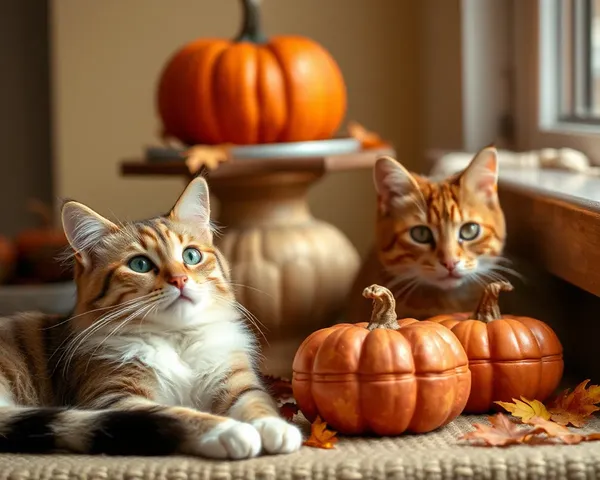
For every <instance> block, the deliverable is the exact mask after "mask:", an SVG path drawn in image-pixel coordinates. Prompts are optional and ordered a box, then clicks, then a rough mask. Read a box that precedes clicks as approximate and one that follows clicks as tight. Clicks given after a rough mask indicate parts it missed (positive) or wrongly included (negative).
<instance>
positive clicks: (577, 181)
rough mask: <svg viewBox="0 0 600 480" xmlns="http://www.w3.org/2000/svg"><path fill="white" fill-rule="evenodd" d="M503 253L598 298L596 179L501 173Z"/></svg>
mask: <svg viewBox="0 0 600 480" xmlns="http://www.w3.org/2000/svg"><path fill="white" fill-rule="evenodd" d="M499 192H500V201H501V204H502V208H503V209H504V212H505V215H506V222H507V227H508V237H507V242H508V244H507V250H509V251H511V252H514V253H516V254H518V255H520V256H522V257H525V258H527V259H529V260H531V261H532V262H534V264H536V265H537V266H539V267H540V268H542V269H544V270H546V271H548V272H549V273H551V274H553V275H556V276H557V277H559V278H562V279H563V280H565V281H567V282H569V283H571V284H573V285H575V286H577V287H579V288H581V289H583V290H586V291H588V292H590V293H592V294H594V295H596V296H600V201H598V199H600V178H598V177H593V176H588V175H582V174H576V173H572V172H565V171H556V170H525V169H523V170H517V169H514V170H508V169H507V170H502V171H501V173H500V188H499Z"/></svg>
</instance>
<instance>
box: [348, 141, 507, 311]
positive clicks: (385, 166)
mask: <svg viewBox="0 0 600 480" xmlns="http://www.w3.org/2000/svg"><path fill="white" fill-rule="evenodd" d="M497 181H498V159H497V151H496V149H495V148H494V147H488V148H484V149H483V150H481V151H480V152H478V153H477V154H476V155H475V156H474V158H473V159H472V161H471V162H470V164H469V166H468V167H467V168H466V169H464V170H463V171H461V172H459V173H457V174H454V175H452V176H450V177H448V178H445V179H438V180H436V179H430V178H426V177H423V176H420V175H416V174H412V173H410V172H408V171H407V170H406V169H405V168H404V167H403V166H402V165H401V164H400V163H398V162H397V161H396V160H394V159H392V158H390V157H382V158H380V159H378V160H377V162H376V164H375V168H374V182H375V188H376V191H377V217H376V227H375V247H374V249H373V251H372V253H371V256H370V258H368V259H367V260H366V262H365V263H364V265H363V268H362V270H361V272H359V274H358V276H357V278H356V282H355V285H354V288H353V291H352V294H351V295H352V298H351V309H350V312H349V314H350V316H351V317H352V318H351V319H352V320H354V321H365V318H368V313H367V311H368V309H369V305H367V302H365V301H364V299H362V298H360V291H361V290H362V289H363V288H364V287H365V286H367V285H370V284H371V283H378V282H380V283H382V284H383V285H386V286H387V287H388V288H390V289H392V290H393V291H394V293H395V296H396V299H397V308H396V312H397V314H398V316H399V317H414V318H419V319H423V318H427V317H431V316H433V315H437V314H440V313H448V312H456V311H472V310H473V309H474V308H475V306H476V302H477V300H478V298H479V295H480V293H481V290H482V287H483V286H484V284H485V283H487V282H489V281H490V280H494V279H498V278H499V277H500V276H501V274H502V273H507V272H511V270H510V269H509V268H508V267H506V266H505V265H503V264H502V261H503V260H504V258H503V257H502V256H501V254H502V251H503V248H504V243H505V237H506V229H505V222H504V214H503V212H502V208H501V206H500V202H499V200H498V194H497Z"/></svg>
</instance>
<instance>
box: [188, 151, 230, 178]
mask: <svg viewBox="0 0 600 480" xmlns="http://www.w3.org/2000/svg"><path fill="white" fill-rule="evenodd" d="M182 155H183V156H184V157H185V164H186V165H187V167H188V170H189V171H190V173H191V174H196V173H197V172H198V171H199V170H200V169H201V168H202V167H207V168H208V169H209V170H214V169H215V168H217V167H218V166H219V164H221V163H223V162H227V161H228V160H229V145H194V146H193V147H190V148H188V149H187V150H186V151H185V152H183V153H182Z"/></svg>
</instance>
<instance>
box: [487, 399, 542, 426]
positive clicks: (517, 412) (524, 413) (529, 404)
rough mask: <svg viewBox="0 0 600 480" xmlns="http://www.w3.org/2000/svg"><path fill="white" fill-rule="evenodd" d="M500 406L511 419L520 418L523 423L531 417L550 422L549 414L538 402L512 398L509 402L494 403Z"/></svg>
mask: <svg viewBox="0 0 600 480" xmlns="http://www.w3.org/2000/svg"><path fill="white" fill-rule="evenodd" d="M494 403H497V404H498V405H500V406H501V407H502V408H504V410H506V411H507V412H510V413H511V414H512V416H513V417H517V418H520V419H521V420H522V421H523V422H525V423H527V421H528V420H529V419H531V418H533V417H540V418H543V419H545V420H550V412H548V410H546V407H545V406H544V404H543V403H542V402H540V401H539V400H528V399H526V398H524V397H521V400H517V399H516V398H513V403H511V402H494Z"/></svg>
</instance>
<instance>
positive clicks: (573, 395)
mask: <svg viewBox="0 0 600 480" xmlns="http://www.w3.org/2000/svg"><path fill="white" fill-rule="evenodd" d="M589 381H590V380H589V379H588V380H584V381H583V382H581V383H580V384H579V385H577V386H576V387H575V389H574V390H573V391H570V390H569V389H567V390H565V391H563V392H562V393H561V394H560V395H559V396H558V397H557V398H556V399H555V400H554V402H552V404H551V405H550V407H549V408H548V411H549V412H550V415H551V416H550V419H551V420H552V421H554V422H556V423H558V424H560V425H569V424H571V425H573V426H574V427H583V426H584V425H585V424H586V423H587V420H588V418H589V417H590V415H592V414H593V413H594V412H597V411H598V410H600V406H598V404H599V403H600V385H590V387H589V388H587V389H586V386H587V384H588V383H589Z"/></svg>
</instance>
